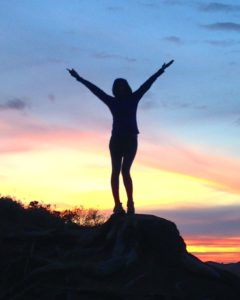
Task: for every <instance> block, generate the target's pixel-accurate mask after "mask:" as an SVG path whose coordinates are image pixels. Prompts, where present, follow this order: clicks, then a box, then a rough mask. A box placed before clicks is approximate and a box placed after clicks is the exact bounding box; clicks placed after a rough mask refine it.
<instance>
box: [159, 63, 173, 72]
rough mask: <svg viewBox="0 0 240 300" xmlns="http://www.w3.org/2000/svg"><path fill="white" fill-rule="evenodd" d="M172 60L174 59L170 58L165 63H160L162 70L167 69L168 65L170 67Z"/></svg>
mask: <svg viewBox="0 0 240 300" xmlns="http://www.w3.org/2000/svg"><path fill="white" fill-rule="evenodd" d="M173 62H174V60H171V61H170V62H168V63H167V64H165V63H164V64H163V65H162V68H161V69H162V70H163V71H164V70H165V69H167V68H168V67H170V66H171V64H172V63H173Z"/></svg>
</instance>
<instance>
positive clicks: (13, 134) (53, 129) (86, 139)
mask: <svg viewBox="0 0 240 300" xmlns="http://www.w3.org/2000/svg"><path fill="white" fill-rule="evenodd" d="M0 132H1V143H0V153H12V152H28V151H35V150H41V149H46V148H48V149H50V148H54V147H67V148H70V149H71V148H73V149H77V148H79V147H81V149H83V150H86V149H89V148H90V149H98V147H97V145H96V141H97V140H101V139H102V135H101V134H100V133H95V132H92V131H83V130H81V129H79V128H75V127H68V126H64V125H61V124H56V123H50V122H46V121H44V120H41V119H37V118H35V117H30V116H27V117H26V116H23V115H19V114H16V113H13V112H11V113H10V112H9V113H5V112H3V111H2V112H1V115H0Z"/></svg>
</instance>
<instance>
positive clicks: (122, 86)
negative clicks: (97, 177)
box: [112, 78, 132, 98]
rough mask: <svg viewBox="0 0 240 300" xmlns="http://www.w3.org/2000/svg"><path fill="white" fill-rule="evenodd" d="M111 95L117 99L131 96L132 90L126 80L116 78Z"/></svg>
mask: <svg viewBox="0 0 240 300" xmlns="http://www.w3.org/2000/svg"><path fill="white" fill-rule="evenodd" d="M112 92H113V95H114V96H115V97H117V98H123V97H127V96H129V95H131V94H132V89H131V87H130V85H129V84H128V82H127V80H126V79H123V78H117V79H115V80H114V83H113V86H112Z"/></svg>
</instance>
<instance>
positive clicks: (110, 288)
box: [0, 215, 240, 300]
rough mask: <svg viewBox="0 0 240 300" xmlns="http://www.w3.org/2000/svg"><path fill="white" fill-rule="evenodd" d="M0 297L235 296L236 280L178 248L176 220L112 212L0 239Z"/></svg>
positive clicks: (239, 293) (172, 299)
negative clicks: (93, 220)
mask: <svg viewBox="0 0 240 300" xmlns="http://www.w3.org/2000/svg"><path fill="white" fill-rule="evenodd" d="M4 251H5V255H6V258H5V259H4V258H3V257H1V259H0V260H1V262H0V266H1V273H2V274H1V282H0V288H1V292H0V300H3V299H4V300H9V299H19V300H20V299H24V300H27V299H48V300H54V299H60V300H61V299H66V300H77V299H81V300H85V299H87V300H93V299H96V300H101V299H126V300H128V299H129V300H135V299H138V300H143V299H144V300H148V299H149V300H150V299H166V300H177V299H178V300H188V299H189V300H204V299H205V300H207V299H209V300H210V299H212V300H225V299H226V300H239V299H240V290H239V283H240V279H239V277H238V276H235V275H234V274H232V273H230V272H223V271H221V270H219V269H218V268H215V267H214V266H211V265H208V264H206V263H203V262H201V261H200V260H199V259H197V258H196V257H194V256H193V255H191V254H190V253H188V252H187V250H186V245H185V242H184V240H183V239H182V237H181V236H180V234H179V231H178V229H177V227H176V225H175V224H174V223H173V222H171V221H168V220H165V219H162V218H159V217H156V216H152V215H131V216H128V215H125V216H112V217H111V218H110V219H109V220H108V221H107V222H106V223H104V224H103V225H101V226H98V227H95V228H82V227H79V228H74V229H69V228H68V229H66V228H65V229H64V230H63V229H61V230H60V229H58V230H49V231H46V230H45V231H38V232H37V231H31V232H30V231H24V232H20V233H19V232H17V233H16V234H14V232H13V233H11V234H5V235H2V236H1V256H3V252H4Z"/></svg>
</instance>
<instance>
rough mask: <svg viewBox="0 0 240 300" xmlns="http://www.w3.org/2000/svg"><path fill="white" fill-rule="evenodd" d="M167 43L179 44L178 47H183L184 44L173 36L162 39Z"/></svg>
mask: <svg viewBox="0 0 240 300" xmlns="http://www.w3.org/2000/svg"><path fill="white" fill-rule="evenodd" d="M162 40H163V41H165V42H169V43H173V44H177V45H182V44H183V40H182V39H181V38H180V37H178V36H175V35H171V36H166V37H164V38H163V39H162Z"/></svg>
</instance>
